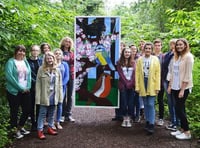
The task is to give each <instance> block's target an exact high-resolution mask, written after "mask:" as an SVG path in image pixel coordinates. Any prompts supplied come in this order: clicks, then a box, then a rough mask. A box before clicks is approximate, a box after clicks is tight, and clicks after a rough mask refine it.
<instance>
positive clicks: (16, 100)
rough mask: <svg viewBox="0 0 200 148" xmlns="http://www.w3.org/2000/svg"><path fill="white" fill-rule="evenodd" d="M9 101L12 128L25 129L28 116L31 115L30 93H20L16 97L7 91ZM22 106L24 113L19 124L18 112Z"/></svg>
mask: <svg viewBox="0 0 200 148" xmlns="http://www.w3.org/2000/svg"><path fill="white" fill-rule="evenodd" d="M7 99H8V102H9V107H10V125H11V128H14V127H18V126H20V127H23V126H24V124H25V122H26V120H27V118H28V116H29V115H30V108H31V99H30V93H21V92H19V93H18V94H17V95H16V96H15V95H12V94H11V93H9V92H8V91H7ZM20 106H21V109H22V113H21V116H20V120H19V123H18V112H19V107H20Z"/></svg>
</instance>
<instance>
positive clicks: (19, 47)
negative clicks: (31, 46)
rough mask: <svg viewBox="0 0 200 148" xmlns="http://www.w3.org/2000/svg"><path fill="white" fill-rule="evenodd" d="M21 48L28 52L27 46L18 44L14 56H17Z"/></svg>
mask: <svg viewBox="0 0 200 148" xmlns="http://www.w3.org/2000/svg"><path fill="white" fill-rule="evenodd" d="M19 50H22V51H24V52H26V48H25V46H24V45H17V46H16V47H15V51H14V56H16V54H17V52H18V51H19Z"/></svg>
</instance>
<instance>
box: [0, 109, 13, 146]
mask: <svg viewBox="0 0 200 148" xmlns="http://www.w3.org/2000/svg"><path fill="white" fill-rule="evenodd" d="M0 110H1V112H0V139H1V140H0V147H4V146H5V145H7V144H10V143H11V140H10V139H9V133H10V132H11V131H9V130H8V127H9V123H8V119H9V116H8V115H9V112H8V106H7V105H5V106H3V105H0Z"/></svg>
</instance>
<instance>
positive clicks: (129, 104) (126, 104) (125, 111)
mask: <svg viewBox="0 0 200 148" xmlns="http://www.w3.org/2000/svg"><path fill="white" fill-rule="evenodd" d="M120 107H121V110H122V115H123V116H127V115H128V116H130V117H132V118H133V117H134V90H133V89H123V90H120Z"/></svg>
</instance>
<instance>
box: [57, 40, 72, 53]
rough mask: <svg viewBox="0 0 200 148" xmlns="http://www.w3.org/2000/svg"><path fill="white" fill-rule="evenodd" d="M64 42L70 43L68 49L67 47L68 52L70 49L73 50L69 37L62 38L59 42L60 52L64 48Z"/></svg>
mask: <svg viewBox="0 0 200 148" xmlns="http://www.w3.org/2000/svg"><path fill="white" fill-rule="evenodd" d="M66 41H69V42H70V43H71V45H70V47H69V49H68V51H70V50H71V49H72V48H73V40H72V39H71V38H70V37H68V36H67V37H64V38H63V39H62V40H61V41H60V49H61V50H62V51H64V48H65V44H64V43H65V42H66Z"/></svg>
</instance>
